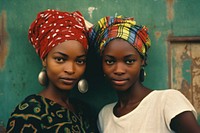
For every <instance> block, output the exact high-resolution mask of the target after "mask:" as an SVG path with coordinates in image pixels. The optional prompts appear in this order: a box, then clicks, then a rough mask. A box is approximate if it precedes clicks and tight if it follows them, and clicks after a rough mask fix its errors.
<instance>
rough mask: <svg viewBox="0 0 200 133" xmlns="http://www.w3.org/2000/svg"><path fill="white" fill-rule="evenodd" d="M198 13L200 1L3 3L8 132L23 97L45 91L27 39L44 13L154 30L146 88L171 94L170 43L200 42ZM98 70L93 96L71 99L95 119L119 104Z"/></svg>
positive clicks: (2, 81) (0, 109)
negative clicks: (178, 39)
mask: <svg viewBox="0 0 200 133" xmlns="http://www.w3.org/2000/svg"><path fill="white" fill-rule="evenodd" d="M89 7H94V10H93V12H92V13H89V12H88V9H91V8H89ZM199 7H200V2H199V0H123V1H122V0H42V1H41V0H34V1H31V0H29V1H28V0H17V1H13V0H1V1H0V9H1V12H0V13H1V14H0V18H1V21H0V27H1V28H0V35H1V36H0V41H1V42H0V52H2V53H3V51H4V52H5V49H6V51H7V52H5V53H4V54H0V55H1V57H0V60H1V61H3V60H5V62H4V65H3V66H1V67H0V124H3V125H4V126H6V123H7V120H8V117H9V115H10V113H11V112H12V111H13V109H14V107H15V106H16V105H17V104H18V103H19V102H20V101H21V100H23V98H24V97H26V96H27V95H30V94H32V93H38V92H39V91H40V90H42V87H41V86H40V85H39V84H38V82H37V75H38V73H39V71H40V70H41V63H40V60H39V57H38V56H37V55H36V54H35V51H34V49H33V47H32V46H31V45H30V43H29V42H28V38H27V33H28V27H29V25H30V23H31V22H32V21H33V20H34V19H35V17H36V14H37V13H38V12H39V11H43V10H46V9H48V8H52V9H58V10H63V11H75V10H79V11H81V12H82V14H83V15H84V17H85V18H86V19H87V20H88V21H90V22H92V23H93V22H96V21H97V20H98V19H100V18H101V17H104V16H107V15H112V16H115V15H124V16H133V17H135V19H136V21H137V22H138V24H144V25H146V26H147V27H148V28H149V30H150V37H151V39H152V47H151V49H150V51H149V56H148V57H149V59H148V66H147V67H146V72H147V78H146V80H145V82H144V84H145V85H146V86H148V87H150V88H152V89H167V88H168V62H167V58H168V51H167V48H168V46H167V45H168V44H167V37H168V36H169V35H170V34H173V35H174V36H199V35H200V25H199V21H200V14H199V13H198V12H199ZM2 18H3V20H2ZM2 32H3V33H6V34H2ZM5 35H7V36H5ZM3 37H4V39H3ZM2 40H3V41H2ZM3 48H4V50H3ZM98 69H99V68H98V67H95V68H94V67H90V68H89V69H88V70H90V71H89V72H88V74H89V78H90V76H91V77H92V78H90V80H89V83H90V85H89V89H90V90H89V92H88V93H86V94H80V93H78V92H77V90H76V89H74V92H73V93H72V95H74V96H77V97H80V98H82V99H83V100H85V101H87V102H88V103H90V104H91V105H92V106H93V107H94V108H95V110H96V113H97V112H98V111H99V109H100V108H101V107H102V106H103V105H104V104H106V103H109V102H111V101H114V100H115V99H116V96H115V93H114V91H113V90H112V89H110V88H109V86H107V84H106V82H105V81H104V80H103V78H102V77H101V75H100V73H99V72H98V71H99V70H98ZM98 75H99V76H100V77H99V78H97V76H98ZM93 76H94V77H95V78H94V77H93Z"/></svg>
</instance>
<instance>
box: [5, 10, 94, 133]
mask: <svg viewBox="0 0 200 133" xmlns="http://www.w3.org/2000/svg"><path fill="white" fill-rule="evenodd" d="M28 37H29V40H30V42H31V43H32V45H33V46H34V48H35V49H36V52H37V54H38V55H39V57H40V58H41V61H42V65H43V67H44V68H45V70H43V71H42V72H41V73H40V76H39V81H40V83H41V84H42V85H45V89H44V90H43V91H41V92H40V93H39V94H33V95H30V96H28V97H26V98H25V99H24V101H22V102H21V103H20V104H19V105H18V106H17V107H16V108H15V111H14V112H13V113H12V115H11V117H10V119H9V121H8V124H7V132H43V133H44V132H48V133H50V132H51V133H53V132H79V133H80V132H81V133H91V132H95V130H94V129H95V128H94V127H93V126H92V125H93V123H91V121H90V119H89V116H88V114H89V112H87V111H88V110H87V108H86V106H85V105H84V104H83V103H82V102H80V101H78V100H75V99H73V98H70V97H69V92H70V90H71V89H72V88H73V87H74V86H75V85H76V84H77V83H78V82H79V80H80V79H81V77H82V75H83V73H84V71H85V68H86V53H87V49H88V40H87V31H86V25H85V22H84V18H83V16H82V15H81V13H80V12H78V11H76V12H72V13H70V12H61V11H58V10H46V11H43V12H40V13H39V14H38V15H37V18H36V20H35V21H34V22H33V23H32V24H31V26H30V28H29V35H28ZM45 76H46V78H45Z"/></svg>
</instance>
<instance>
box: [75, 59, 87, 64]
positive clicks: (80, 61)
mask: <svg viewBox="0 0 200 133" xmlns="http://www.w3.org/2000/svg"><path fill="white" fill-rule="evenodd" d="M76 63H77V64H80V65H81V64H85V63H86V60H85V59H84V60H77V61H76Z"/></svg>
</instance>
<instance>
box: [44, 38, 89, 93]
mask: <svg viewBox="0 0 200 133" xmlns="http://www.w3.org/2000/svg"><path fill="white" fill-rule="evenodd" d="M43 66H45V67H46V70H47V75H48V79H49V84H48V85H49V86H48V87H53V88H58V89H61V90H71V89H72V88H73V87H74V85H75V84H76V83H77V82H78V80H79V79H80V78H81V76H82V75H83V73H84V71H85V68H86V51H85V49H84V47H83V46H82V44H81V43H80V42H78V41H75V40H69V41H65V42H63V43H61V44H59V45H57V46H56V47H54V48H53V49H52V50H51V51H50V52H49V53H48V55H47V57H46V58H45V59H44V60H43Z"/></svg>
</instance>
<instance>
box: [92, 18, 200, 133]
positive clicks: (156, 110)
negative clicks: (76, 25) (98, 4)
mask: <svg viewBox="0 0 200 133" xmlns="http://www.w3.org/2000/svg"><path fill="white" fill-rule="evenodd" d="M147 31H148V30H147V28H146V27H145V26H139V25H136V22H135V21H134V19H133V18H123V17H122V16H118V17H104V18H102V19H100V21H98V23H97V24H95V25H94V26H93V27H92V28H91V29H90V33H89V37H90V43H91V45H92V46H93V48H95V50H96V51H97V53H98V55H100V56H101V57H102V67H103V72H104V75H105V77H106V78H107V79H108V80H109V81H110V83H111V86H112V87H113V88H114V89H115V90H116V92H117V95H118V101H117V102H115V103H111V104H108V105H106V106H104V107H103V108H102V110H101V111H100V113H99V119H98V128H99V131H100V132H102V133H111V132H112V133H170V132H174V131H175V132H178V133H200V128H199V126H198V123H197V121H196V118H195V117H196V115H197V114H196V112H195V109H194V108H193V106H192V105H191V104H190V102H189V101H188V100H187V99H186V98H185V97H184V96H183V95H182V94H181V93H180V92H179V91H177V90H172V89H168V90H153V89H150V88H147V87H145V86H143V84H142V82H143V80H144V69H143V67H144V66H145V65H146V60H147V50H148V49H149V47H150V39H149V36H148V33H147Z"/></svg>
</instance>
